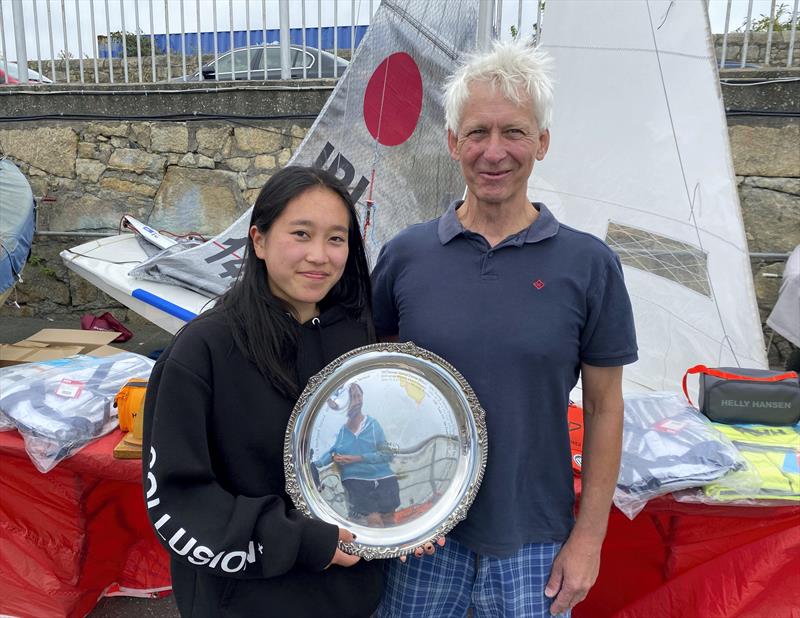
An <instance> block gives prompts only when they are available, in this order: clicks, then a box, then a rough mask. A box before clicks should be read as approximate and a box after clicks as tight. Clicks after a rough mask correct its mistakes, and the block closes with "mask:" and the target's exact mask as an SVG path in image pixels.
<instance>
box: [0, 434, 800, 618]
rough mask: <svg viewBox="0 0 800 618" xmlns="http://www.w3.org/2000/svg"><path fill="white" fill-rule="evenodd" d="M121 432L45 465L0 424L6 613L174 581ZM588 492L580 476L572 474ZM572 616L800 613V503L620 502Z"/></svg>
mask: <svg viewBox="0 0 800 618" xmlns="http://www.w3.org/2000/svg"><path fill="white" fill-rule="evenodd" d="M121 437H122V433H121V432H119V431H115V432H114V433H112V434H110V435H108V436H105V437H104V438H101V439H100V440H98V441H96V442H94V443H92V444H90V445H89V446H87V447H86V448H84V449H83V450H81V451H79V452H78V453H76V454H75V455H74V456H73V457H70V458H69V459H66V460H64V461H63V462H61V463H60V464H59V465H58V466H56V468H54V469H53V470H52V471H51V472H49V473H48V474H41V473H39V472H38V471H37V470H36V469H35V468H34V467H33V465H32V464H31V463H30V460H29V459H28V456H27V455H26V453H25V449H24V446H23V442H22V439H21V438H20V436H19V434H17V433H16V432H5V433H0V470H1V471H2V473H0V614H11V615H16V616H21V617H23V618H28V617H31V618H33V617H35V618H49V617H56V616H70V617H71V616H84V615H85V614H86V613H88V612H89V611H91V609H92V608H93V607H94V606H95V604H96V602H97V599H98V598H99V597H100V596H101V594H102V593H103V591H104V590H106V589H109V588H110V591H118V590H119V589H122V591H123V592H127V593H128V594H136V591H139V592H138V594H145V592H144V591H149V590H158V589H162V588H166V587H168V586H169V585H170V580H169V557H168V555H167V553H166V552H165V551H164V550H163V548H162V547H161V546H160V545H159V543H158V541H157V540H156V537H155V534H154V533H153V531H152V528H151V527H150V524H149V523H148V520H147V514H146V512H145V506H144V498H143V496H142V489H141V477H140V465H141V464H140V462H139V461H138V460H127V461H126V460H115V459H113V457H112V455H111V453H112V450H113V448H114V446H115V445H116V444H117V442H119V440H120V439H121ZM576 492H577V493H580V479H576ZM573 616H574V618H589V617H591V618H606V617H613V618H653V617H655V616H659V617H660V616H669V617H671V618H697V617H702V618H772V617H773V616H781V618H800V506H785V507H736V506H708V505H702V504H681V503H677V502H675V501H674V500H673V499H672V498H671V497H669V496H667V497H664V498H660V499H657V500H654V501H651V502H650V503H649V504H648V505H647V507H645V509H644V511H642V513H640V514H639V515H638V516H637V517H636V519H634V520H633V521H630V520H628V518H627V517H625V516H624V515H623V514H622V513H620V512H619V511H617V510H616V509H612V513H611V518H610V520H609V528H608V536H607V538H606V542H605V544H604V546H603V556H602V563H601V568H600V576H599V578H598V581H597V584H596V585H595V586H594V588H592V590H591V592H590V593H589V596H588V597H587V599H586V600H585V601H584V602H583V603H581V604H580V605H578V606H577V607H576V608H575V610H574V611H573Z"/></svg>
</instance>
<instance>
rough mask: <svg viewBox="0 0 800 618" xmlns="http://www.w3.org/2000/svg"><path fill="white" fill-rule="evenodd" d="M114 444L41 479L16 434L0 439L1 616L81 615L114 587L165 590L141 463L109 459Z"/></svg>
mask: <svg viewBox="0 0 800 618" xmlns="http://www.w3.org/2000/svg"><path fill="white" fill-rule="evenodd" d="M121 438H122V433H121V432H120V431H115V432H113V433H111V434H109V435H107V436H105V437H103V438H101V439H100V440H98V441H96V442H94V443H92V444H89V445H88V446H87V447H86V448H84V449H83V450H81V451H79V452H78V453H76V454H75V455H74V456H72V457H70V458H69V459H66V460H64V461H63V462H61V463H60V464H59V465H58V466H56V467H55V468H54V469H53V470H51V471H50V472H49V473H47V474H41V473H40V472H38V471H37V470H36V468H34V467H33V464H31V462H30V460H29V458H28V455H27V454H26V453H25V448H24V444H23V441H22V438H21V437H20V436H19V434H18V433H17V432H16V431H11V432H3V433H0V470H2V473H0V547H2V550H0V614H10V615H13V616H21V617H23V618H27V617H31V618H33V617H35V618H48V617H51V616H52V617H56V616H70V617H71V616H84V615H86V614H87V613H88V612H89V611H91V609H92V608H93V607H94V606H95V604H96V603H97V600H98V599H99V598H100V596H101V595H102V594H103V591H104V590H105V589H106V588H107V587H109V586H113V585H114V584H116V585H117V586H118V587H119V588H122V589H123V590H125V591H127V592H128V593H129V594H135V595H137V596H147V594H148V593H147V591H154V590H155V591H157V590H159V589H165V588H169V586H170V578H169V558H168V556H167V553H166V551H164V549H163V548H162V547H161V545H160V544H159V543H158V541H157V540H156V537H155V534H154V533H153V531H152V528H151V526H150V524H149V522H148V519H147V513H146V511H145V506H144V497H143V495H142V483H141V462H140V461H138V460H117V459H113V457H112V450H113V448H114V446H116V444H117V443H118V442H119V440H120V439H121ZM114 589H116V587H115V588H114ZM155 594H158V593H157V592H156V593H155Z"/></svg>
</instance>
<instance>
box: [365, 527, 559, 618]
mask: <svg viewBox="0 0 800 618" xmlns="http://www.w3.org/2000/svg"><path fill="white" fill-rule="evenodd" d="M560 549H561V544H560V543H531V544H528V545H523V546H522V547H521V548H520V549H519V551H517V553H515V554H514V555H513V556H510V557H508V558H493V557H491V556H485V555H479V554H476V553H475V552H473V551H470V550H469V549H467V548H466V547H464V546H463V545H460V544H459V543H458V542H457V541H455V540H453V539H452V538H448V539H447V543H446V544H445V546H444V547H437V548H436V553H434V555H433V556H424V557H423V558H420V559H417V558H414V557H413V556H409V558H408V560H407V561H406V562H405V564H404V563H402V562H400V561H399V560H387V561H386V566H385V569H386V590H385V592H384V594H383V600H382V601H381V605H380V607H379V608H378V611H377V612H376V613H375V617H376V618H464V616H466V615H467V609H468V608H472V616H473V618H522V617H524V618H539V617H541V618H551V617H550V603H551V599H548V598H547V597H546V596H544V587H545V586H546V585H547V579H548V578H549V577H550V570H551V568H552V566H553V560H555V557H556V555H557V554H558V551H559V550H560ZM569 615H570V612H566V613H564V614H560V616H562V617H564V618H568V617H569Z"/></svg>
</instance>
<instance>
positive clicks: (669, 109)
mask: <svg viewBox="0 0 800 618" xmlns="http://www.w3.org/2000/svg"><path fill="white" fill-rule="evenodd" d="M646 5H647V16H648V21H649V23H650V33H651V35H652V37H653V48H654V50H655V58H656V62H657V63H658V73H659V76H660V78H661V88H662V90H663V93H664V103H665V104H666V106H667V115H668V116H669V124H670V127H671V129H672V138H673V141H674V143H675V150H676V152H677V154H678V163H679V165H680V168H681V176H682V177H683V186H684V189H685V191H686V199H687V200H689V205H690V217H691V219H692V223H693V224H694V228H695V234H696V235H697V242H698V244H699V245H700V249H702V250H703V251H704V252H705V248H704V247H703V239H702V238H701V236H700V228H699V226H698V225H697V219H696V218H695V216H694V203H693V201H692V200H693V197H692V195H690V193H689V181H688V179H687V178H686V168H685V167H684V165H683V157H682V156H681V148H680V144H679V143H678V134H677V131H676V129H675V120H674V118H673V116H672V107H671V106H670V102H669V95H668V93H667V85H666V82H665V81H664V69H663V67H662V66H661V55H660V52H659V49H658V40H657V38H656V32H655V30H654V29H653V15H652V12H651V11H650V0H647V2H646ZM708 285H709V288H710V290H711V299H712V300H713V301H714V308H715V309H716V310H717V317H718V318H719V323H720V327H721V328H722V334H723V336H724V337H723V338H724V339H726V340H727V341H728V347H729V348H730V351H731V354H733V359H734V361H735V362H736V365H737V366H739V367H741V363H739V359H738V357H737V356H736V351H735V350H734V349H733V345H732V344H731V339H730V337H729V336H728V331H727V329H726V328H725V320H723V318H722V310H721V309H720V306H719V300H718V299H717V294H716V292H715V291H714V284H713V282H712V281H711V277H709V278H708Z"/></svg>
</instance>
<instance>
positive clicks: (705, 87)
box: [528, 0, 767, 392]
mask: <svg viewBox="0 0 800 618" xmlns="http://www.w3.org/2000/svg"><path fill="white" fill-rule="evenodd" d="M542 47H543V48H544V49H546V50H547V51H548V52H550V53H551V54H552V55H553V56H554V58H555V72H556V78H557V85H556V90H555V92H556V94H555V103H554V121H553V125H552V127H551V133H552V139H551V148H550V151H549V152H548V154H547V157H546V158H545V160H544V161H543V162H542V163H540V164H538V165H537V167H536V169H535V171H534V174H533V176H532V177H531V180H530V182H529V185H528V187H529V195H530V197H531V199H535V200H539V201H542V202H545V203H546V204H548V206H549V207H551V208H552V210H553V211H554V212H555V214H556V216H557V217H558V218H559V219H560V220H561V221H562V222H564V223H566V224H567V225H571V226H573V227H576V228H579V229H582V230H585V231H588V232H590V233H592V234H594V235H596V236H598V237H600V238H601V239H603V240H605V241H606V242H607V243H608V244H609V245H610V246H611V247H612V248H613V249H614V250H615V251H616V252H617V253H618V254H619V255H620V258H621V259H622V262H623V268H624V271H625V280H626V283H627V287H628V290H629V292H630V295H631V299H632V302H633V307H634V315H635V320H636V332H637V338H638V343H639V359H640V360H639V361H638V362H637V363H636V364H634V365H632V366H629V367H626V369H625V384H624V390H625V391H626V392H630V391H638V390H671V391H676V390H680V383H681V379H682V377H683V374H684V371H685V370H686V369H687V368H689V367H691V366H693V365H696V364H700V363H702V364H706V365H708V366H733V367H736V366H743V367H758V368H761V367H766V366H767V361H766V355H765V349H764V342H763V335H762V331H761V322H760V319H759V315H758V309H757V307H756V300H755V293H754V289H753V279H752V274H751V271H750V262H749V258H748V250H747V241H746V238H745V233H744V225H743V222H742V217H741V210H740V207H739V199H738V196H737V192H736V184H735V177H734V172H733V165H732V161H731V156H730V146H729V143H728V132H727V125H726V122H725V114H724V109H723V102H722V96H721V93H720V89H719V78H718V75H717V69H716V63H715V59H714V51H713V42H712V38H711V34H710V30H709V27H708V19H707V16H706V12H705V3H704V2H703V0H683V1H681V2H671V1H669V0H645V1H637V2H615V1H613V0H608V1H604V0H586V1H580V0H571V1H569V2H552V3H550V2H548V3H547V11H546V13H545V21H544V26H543V29H542Z"/></svg>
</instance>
